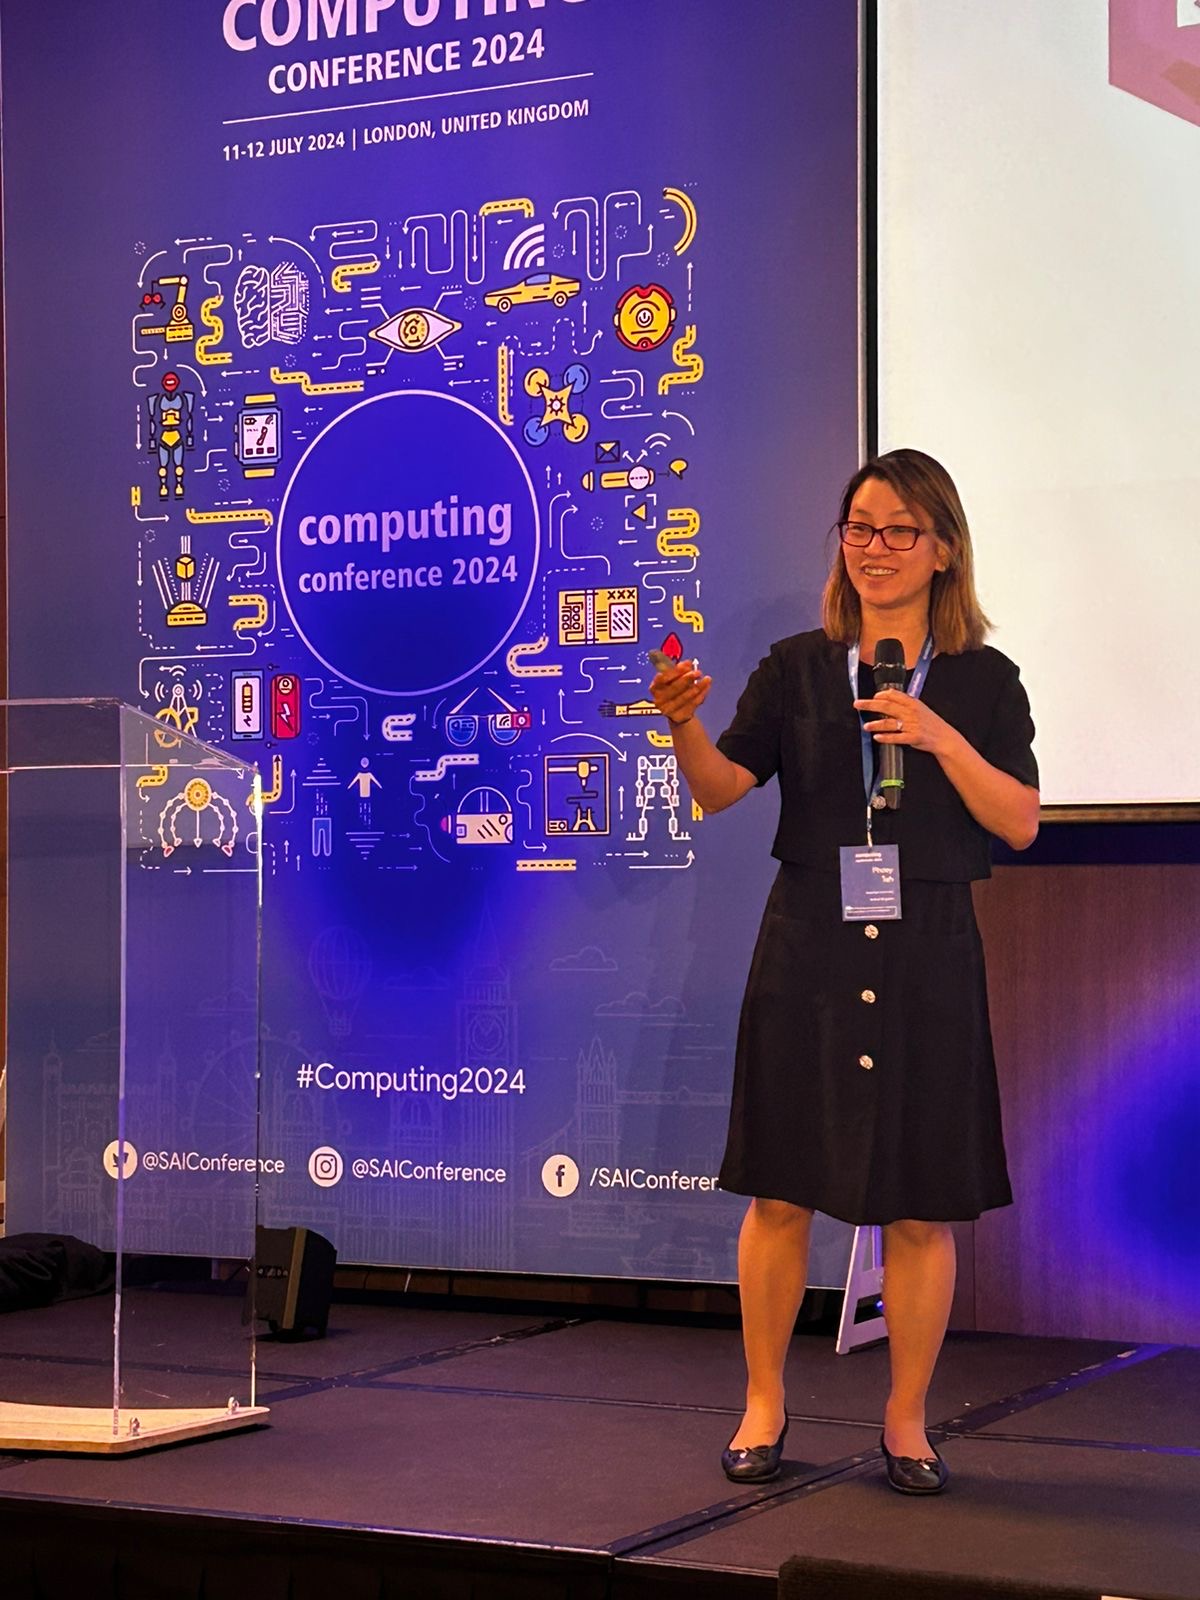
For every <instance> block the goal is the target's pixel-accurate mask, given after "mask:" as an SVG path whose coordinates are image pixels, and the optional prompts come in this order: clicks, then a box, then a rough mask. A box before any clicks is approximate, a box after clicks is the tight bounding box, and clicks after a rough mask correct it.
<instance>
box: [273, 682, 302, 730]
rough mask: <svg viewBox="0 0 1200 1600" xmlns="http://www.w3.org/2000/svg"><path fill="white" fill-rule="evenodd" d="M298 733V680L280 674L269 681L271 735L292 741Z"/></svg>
mask: <svg viewBox="0 0 1200 1600" xmlns="http://www.w3.org/2000/svg"><path fill="white" fill-rule="evenodd" d="M299 732H300V679H299V678H297V677H296V676H295V674H294V673H291V672H281V673H280V674H279V676H278V677H276V678H272V679H271V735H272V737H273V738H275V739H294V738H295V737H296V735H297V734H298V733H299Z"/></svg>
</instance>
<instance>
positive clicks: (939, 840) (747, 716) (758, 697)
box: [717, 629, 1038, 883]
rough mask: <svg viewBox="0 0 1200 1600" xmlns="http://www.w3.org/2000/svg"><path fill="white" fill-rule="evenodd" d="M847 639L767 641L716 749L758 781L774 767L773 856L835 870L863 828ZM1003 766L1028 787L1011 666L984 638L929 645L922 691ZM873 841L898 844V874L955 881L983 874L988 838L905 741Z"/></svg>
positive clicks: (807, 636)
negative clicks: (950, 649)
mask: <svg viewBox="0 0 1200 1600" xmlns="http://www.w3.org/2000/svg"><path fill="white" fill-rule="evenodd" d="M846 656H847V652H846V647H845V646H844V645H839V644H835V643H833V641H832V640H830V639H829V638H827V637H826V635H825V634H824V633H823V632H822V631H821V630H820V629H816V630H814V631H812V632H810V633H797V634H793V635H792V637H791V638H790V639H782V640H780V641H779V642H778V643H777V644H773V645H772V646H771V650H770V654H769V655H767V656H766V657H764V659H763V660H762V661H761V662H760V663H759V665H758V666H757V667H756V668H755V670H754V672H753V673H752V674H751V676H750V681H749V682H748V683H747V685H746V688H745V690H744V691H743V693H742V697H741V699H740V700H739V701H738V705H737V711H736V713H735V715H734V719H733V721H732V723H731V724H730V725H729V727H728V728H727V729H726V730H725V732H724V733H723V734H722V735H721V737H720V738H719V739H718V741H717V748H718V749H719V750H721V751H722V752H723V754H725V755H726V756H728V757H729V759H730V760H731V761H736V762H737V763H738V765H739V766H742V767H745V768H746V770H747V771H748V772H751V773H753V775H754V777H755V779H756V780H757V782H758V783H759V784H764V783H766V782H767V781H768V779H770V778H771V777H773V776H774V775H775V774H776V773H778V775H779V790H780V812H779V828H778V830H777V832H776V835H775V843H774V846H773V847H772V854H773V855H774V856H776V857H777V858H778V859H779V860H780V861H795V862H799V863H800V864H801V865H804V866H811V867H823V868H825V869H827V870H829V871H836V870H837V865H838V854H837V852H838V848H839V846H841V845H848V844H859V843H861V842H862V841H863V838H864V833H865V796H864V794H863V777H862V747H861V740H860V735H859V726H860V721H859V714H858V712H856V711H855V710H854V707H853V704H852V701H851V694H850V683H849V679H848V677H847V671H846ZM921 698H922V699H923V700H924V701H925V703H926V704H927V705H928V706H929V707H930V709H931V710H933V711H936V712H937V714H938V715H939V716H940V717H943V718H945V720H946V721H947V722H948V723H950V725H951V726H952V727H954V728H957V729H958V731H959V732H960V733H961V734H962V735H963V736H964V737H965V738H966V739H967V740H968V741H969V742H970V743H971V744H972V745H973V746H974V747H975V749H976V750H978V751H979V753H980V755H982V756H983V757H984V759H985V760H987V761H989V762H991V764H992V765H993V766H995V767H999V768H1000V769H1001V771H1003V772H1008V773H1011V775H1012V776H1013V777H1014V778H1017V779H1019V781H1020V782H1021V783H1027V784H1030V785H1032V786H1033V787H1035V788H1036V787H1037V783H1038V769H1037V762H1036V760H1035V759H1034V755H1033V749H1032V745H1033V731H1034V730H1033V719H1032V717H1031V716H1030V712H1029V700H1028V697H1027V695H1026V693H1025V689H1024V687H1023V685H1022V683H1021V677H1020V673H1019V672H1018V670H1017V667H1016V666H1015V664H1014V663H1013V662H1012V661H1010V660H1009V659H1008V657H1007V656H1006V655H1003V654H1001V652H1000V651H999V650H994V649H992V647H991V646H990V645H985V646H984V648H983V649H981V650H968V651H965V652H964V653H963V654H962V655H937V656H935V657H934V658H933V660H932V661H931V662H930V664H929V676H928V678H927V679H926V681H925V688H924V692H923V694H922V697H921ZM874 837H875V842H876V844H897V845H899V847H900V870H901V874H902V876H903V877H905V878H909V879H913V878H922V879H927V880H930V881H932V882H936V883H963V882H969V881H970V880H971V879H974V878H986V877H988V876H990V874H991V846H990V837H989V835H988V834H987V832H986V831H985V830H984V829H983V828H981V827H980V825H979V823H977V822H976V821H975V819H974V817H972V815H971V813H970V812H969V811H968V810H967V808H966V806H965V805H964V804H963V803H962V801H961V799H960V798H959V796H958V791H957V790H956V789H955V788H954V786H953V784H952V783H951V782H950V780H949V779H948V778H947V777H946V776H945V774H944V773H943V771H942V769H941V766H940V764H939V763H938V761H937V759H936V757H934V756H932V755H930V754H929V753H928V752H927V751H924V750H914V749H911V748H910V747H905V749H904V796H903V801H902V804H901V806H900V808H899V809H898V810H896V811H881V812H878V813H876V816H875V823H874Z"/></svg>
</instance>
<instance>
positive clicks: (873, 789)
mask: <svg viewBox="0 0 1200 1600" xmlns="http://www.w3.org/2000/svg"><path fill="white" fill-rule="evenodd" d="M861 654H862V652H861V649H860V647H859V643H858V640H857V639H856V640H855V641H854V643H853V644H852V645H851V646H850V650H849V653H848V655H847V657H846V666H847V670H848V672H849V675H850V698H851V699H852V700H857V699H858V697H859V696H858V663H859V659H860V657H861ZM932 660H933V635H932V634H931V633H927V634H926V635H925V643H924V644H923V645H922V646H921V654H920V655H919V656H918V657H917V664H916V666H915V667H914V668H913V670H912V677H911V678H910V679H909V683H908V688H907V689H906V690H905V691H904V692H905V694H908V695H911V696H912V698H913V699H914V700H919V699H920V698H921V690H922V689H924V687H925V679H926V678H927V677H928V676H929V663H930V662H931V661H932ZM858 732H859V737H860V739H861V741H862V770H863V793H864V794H865V795H866V797H867V842H868V844H869V843H870V842H871V813H872V811H876V810H878V809H879V805H878V802H879V800H880V798H881V796H882V787H881V785H880V781H879V778H878V777H877V776H876V773H875V748H876V747H875V740H874V738H873V737H872V735H871V734H869V733H868V732H867V730H866V728H865V727H864V726H863V721H862V718H861V717H859V719H858Z"/></svg>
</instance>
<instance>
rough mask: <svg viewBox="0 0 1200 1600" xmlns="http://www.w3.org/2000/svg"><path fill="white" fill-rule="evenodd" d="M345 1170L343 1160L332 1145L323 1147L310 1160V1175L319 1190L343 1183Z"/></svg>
mask: <svg viewBox="0 0 1200 1600" xmlns="http://www.w3.org/2000/svg"><path fill="white" fill-rule="evenodd" d="M343 1170H344V1166H343V1162H342V1158H341V1156H340V1155H339V1154H338V1152H337V1151H336V1150H335V1149H334V1148H333V1146H332V1145H328V1144H323V1145H321V1146H320V1147H319V1148H318V1149H316V1150H314V1151H313V1153H312V1155H310V1156H309V1158H308V1175H309V1177H310V1178H311V1179H312V1181H313V1182H314V1183H315V1184H316V1185H317V1187H318V1188H319V1189H332V1188H333V1186H334V1184H335V1183H341V1181H342V1172H343Z"/></svg>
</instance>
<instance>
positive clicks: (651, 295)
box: [613, 283, 675, 352]
mask: <svg viewBox="0 0 1200 1600" xmlns="http://www.w3.org/2000/svg"><path fill="white" fill-rule="evenodd" d="M613 324H614V326H615V327H616V330H617V338H618V339H620V341H621V343H622V344H623V345H627V346H628V347H629V349H630V350H640V351H643V352H644V351H647V350H657V349H658V347H659V346H660V345H663V344H666V342H667V340H668V339H669V338H670V337H671V329H672V328H673V327H674V326H675V302H674V300H673V299H672V298H671V296H670V294H669V293H668V291H667V290H666V289H664V288H663V286H662V285H661V284H659V283H650V284H646V285H645V286H644V287H642V286H638V287H635V288H632V289H626V291H625V293H624V294H623V295H622V296H621V298H620V299H619V300H618V301H617V311H616V315H615V316H614V318H613Z"/></svg>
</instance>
